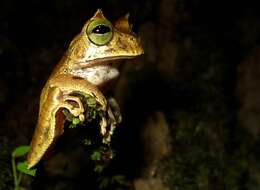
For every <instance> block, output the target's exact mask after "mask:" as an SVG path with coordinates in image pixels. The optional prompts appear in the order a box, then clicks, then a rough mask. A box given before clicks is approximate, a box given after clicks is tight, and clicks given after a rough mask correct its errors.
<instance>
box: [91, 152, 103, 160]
mask: <svg viewBox="0 0 260 190" xmlns="http://www.w3.org/2000/svg"><path fill="white" fill-rule="evenodd" d="M91 160H95V161H99V160H101V153H100V152H99V151H94V152H93V153H92V155H91Z"/></svg>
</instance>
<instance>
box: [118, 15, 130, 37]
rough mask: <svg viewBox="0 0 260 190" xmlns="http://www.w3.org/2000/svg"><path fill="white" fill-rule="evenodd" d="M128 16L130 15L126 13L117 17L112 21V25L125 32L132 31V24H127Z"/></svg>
mask: <svg viewBox="0 0 260 190" xmlns="http://www.w3.org/2000/svg"><path fill="white" fill-rule="evenodd" d="M129 16H130V14H129V13H127V14H126V15H125V16H123V17H121V18H119V19H118V20H117V21H116V22H115V23H114V27H115V28H117V29H118V30H120V31H122V32H125V33H129V34H131V33H133V32H132V26H131V25H130V24H129Z"/></svg>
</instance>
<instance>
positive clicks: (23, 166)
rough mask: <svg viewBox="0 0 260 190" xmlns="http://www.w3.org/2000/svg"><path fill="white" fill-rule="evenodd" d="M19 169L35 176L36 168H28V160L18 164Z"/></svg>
mask: <svg viewBox="0 0 260 190" xmlns="http://www.w3.org/2000/svg"><path fill="white" fill-rule="evenodd" d="M17 169H18V170H19V171H20V172H22V173H24V174H27V175H31V176H35V174H36V169H28V165H27V163H26V162H19V163H18V164H17Z"/></svg>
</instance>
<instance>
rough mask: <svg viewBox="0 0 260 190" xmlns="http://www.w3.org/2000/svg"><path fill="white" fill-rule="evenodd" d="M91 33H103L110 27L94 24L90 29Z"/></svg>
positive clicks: (108, 30)
mask: <svg viewBox="0 0 260 190" xmlns="http://www.w3.org/2000/svg"><path fill="white" fill-rule="evenodd" d="M92 32H93V33H96V34H105V33H107V32H110V28H109V27H108V26H105V25H102V24H101V25H98V26H96V27H95V28H94V29H93V30H92Z"/></svg>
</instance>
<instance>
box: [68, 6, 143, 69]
mask: <svg viewBox="0 0 260 190" xmlns="http://www.w3.org/2000/svg"><path fill="white" fill-rule="evenodd" d="M143 53H144V51H143V48H142V46H141V43H140V40H139V39H138V38H137V36H136V35H135V34H134V33H133V32H132V30H131V27H130V25H129V23H128V15H126V16H124V17H122V18H120V19H119V20H117V21H116V22H115V23H114V25H113V24H112V23H111V22H110V21H109V20H107V19H106V18H105V16H104V15H103V13H102V11H101V10H100V9H98V10H97V12H96V13H95V15H94V16H93V17H92V18H91V19H90V20H88V21H87V22H86V23H85V25H84V26H83V28H82V31H81V33H80V34H79V35H77V36H76V37H75V38H74V40H73V41H72V42H71V44H70V47H69V51H68V56H69V58H70V59H71V60H73V61H72V62H74V63H73V64H74V66H75V67H77V68H78V67H90V66H93V64H94V65H97V64H103V63H104V62H107V61H110V60H115V59H126V58H133V57H136V56H138V55H141V54H143Z"/></svg>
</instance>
